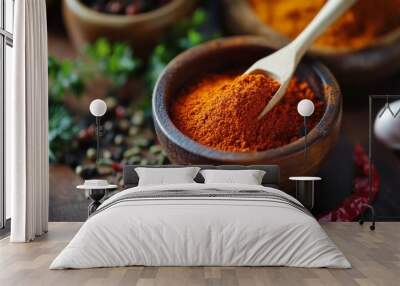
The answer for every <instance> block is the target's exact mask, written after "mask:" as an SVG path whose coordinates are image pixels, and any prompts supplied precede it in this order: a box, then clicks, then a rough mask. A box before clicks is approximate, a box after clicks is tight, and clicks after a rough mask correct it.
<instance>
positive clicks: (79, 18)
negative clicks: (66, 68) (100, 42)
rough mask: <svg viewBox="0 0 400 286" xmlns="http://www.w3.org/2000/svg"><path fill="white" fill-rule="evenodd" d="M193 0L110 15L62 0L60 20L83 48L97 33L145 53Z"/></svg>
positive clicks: (174, 0)
mask: <svg viewBox="0 0 400 286" xmlns="http://www.w3.org/2000/svg"><path fill="white" fill-rule="evenodd" d="M196 2H197V0H172V1H171V2H170V3H168V4H166V5H164V6H162V7H160V8H158V9H156V10H152V11H150V12H146V13H141V14H138V15H132V16H131V15H112V14H106V13H100V12H97V11H95V10H93V9H91V8H90V7H87V6H86V5H84V4H83V3H82V2H81V1H80V0H64V4H63V11H64V20H65V24H66V27H67V30H68V33H69V35H70V37H71V40H72V42H73V44H74V46H75V47H76V48H77V49H81V48H83V47H84V46H85V45H86V44H87V43H89V42H93V41H95V40H96V39H98V38H99V37H105V38H107V39H110V40H113V41H123V42H126V43H129V44H131V46H132V47H133V48H134V51H135V55H139V56H142V57H143V56H146V55H148V53H149V52H150V51H151V48H152V47H153V46H154V45H155V44H156V43H157V40H159V38H160V37H161V36H162V35H163V34H164V33H165V31H166V29H167V28H168V27H170V26H171V25H173V24H174V23H175V22H176V21H178V20H180V19H182V18H184V17H185V16H188V15H190V13H192V12H193V10H194V8H195V7H196Z"/></svg>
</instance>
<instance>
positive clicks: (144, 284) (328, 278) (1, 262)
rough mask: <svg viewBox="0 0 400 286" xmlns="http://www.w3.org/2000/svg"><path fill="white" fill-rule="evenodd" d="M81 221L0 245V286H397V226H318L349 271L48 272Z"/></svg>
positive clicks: (399, 282) (130, 269) (142, 269)
mask: <svg viewBox="0 0 400 286" xmlns="http://www.w3.org/2000/svg"><path fill="white" fill-rule="evenodd" d="M80 226H81V223H62V222H61V223H50V230H49V233H48V234H47V235H45V236H44V237H42V238H40V239H38V240H36V241H34V242H32V243H27V244H10V243H9V241H8V238H5V239H3V240H1V241H0V285H1V286H8V285H10V286H17V285H29V286H34V285H40V286H42V285H54V286H62V285H68V286H75V285H76V286H78V285H85V286H87V285H137V286H139V285H140V286H153V285H167V286H179V285H227V286H231V285H233V286H234V285H243V286H252V285H255V286H261V285H346V286H347V285H349V286H350V285H362V286H364V285H365V286H367V285H368V286H369V285H384V286H390V285H400V277H399V275H400V222H399V223H396V222H385V223H378V224H377V229H376V231H375V232H371V231H369V229H368V226H367V225H364V226H359V225H358V224H356V223H329V224H325V225H323V227H324V229H325V230H326V231H327V232H328V234H329V235H330V237H331V238H332V239H333V240H334V241H335V242H336V244H337V245H338V246H339V248H340V249H341V250H342V251H343V252H344V254H345V255H346V256H347V258H348V259H349V260H350V262H351V263H352V265H353V268H352V269H349V270H341V269H303V268H289V267H125V268H102V269H88V270H51V271H50V270H48V267H49V264H50V263H51V261H52V260H53V259H54V257H55V256H56V255H57V254H58V253H59V252H60V251H61V250H62V248H63V247H64V246H65V245H66V244H67V243H68V241H69V240H70V239H71V238H72V236H73V235H74V234H75V233H76V231H77V230H78V229H79V227H80Z"/></svg>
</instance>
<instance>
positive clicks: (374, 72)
mask: <svg viewBox="0 0 400 286" xmlns="http://www.w3.org/2000/svg"><path fill="white" fill-rule="evenodd" d="M223 2H224V5H225V9H224V11H225V22H226V26H227V28H228V30H229V31H230V32H232V33H234V34H247V35H259V36H263V37H265V39H267V40H268V43H269V44H270V45H271V46H272V47H274V48H276V49H278V48H280V47H282V46H284V45H286V44H288V43H289V42H290V40H291V39H290V38H288V37H287V36H285V35H282V34H280V33H279V32H277V31H276V30H274V29H273V28H272V27H271V26H268V25H266V24H265V23H263V22H262V21H261V20H260V19H259V18H258V16H257V15H256V14H255V13H254V11H253V8H252V7H251V6H250V4H249V3H248V1H247V0H224V1H223ZM309 53H310V54H311V55H313V56H315V57H317V58H318V59H319V60H321V61H322V62H323V63H324V64H326V65H327V66H328V67H329V69H330V70H331V71H332V72H333V74H334V75H335V76H336V78H337V79H338V81H339V82H340V83H341V84H347V85H362V84H366V83H371V82H376V81H377V80H378V79H383V78H385V77H388V76H390V75H393V74H394V73H396V72H398V71H400V28H398V29H396V30H394V31H393V32H391V33H389V34H387V35H386V36H384V37H381V38H379V39H377V40H376V41H374V43H372V44H371V45H369V46H368V47H365V48H362V49H351V48H340V49H339V48H335V47H319V46H318V47H313V48H311V50H310V52H309Z"/></svg>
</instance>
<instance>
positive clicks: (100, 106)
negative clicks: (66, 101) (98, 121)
mask: <svg viewBox="0 0 400 286" xmlns="http://www.w3.org/2000/svg"><path fill="white" fill-rule="evenodd" d="M89 110H90V113H91V114H92V115H93V116H96V117H100V116H103V115H104V114H105V113H106V111H107V105H106V103H105V102H104V101H103V100H101V99H95V100H93V101H92V102H91V103H90V106H89Z"/></svg>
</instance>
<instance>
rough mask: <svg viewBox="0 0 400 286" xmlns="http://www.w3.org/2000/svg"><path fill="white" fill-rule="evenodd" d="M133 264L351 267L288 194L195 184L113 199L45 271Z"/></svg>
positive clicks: (134, 190) (152, 188)
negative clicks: (48, 269)
mask: <svg viewBox="0 0 400 286" xmlns="http://www.w3.org/2000/svg"><path fill="white" fill-rule="evenodd" d="M132 265H144V266H292V267H330V268H350V267H351V266H350V263H349V262H348V260H347V259H346V258H345V256H344V255H343V253H342V252H341V251H340V250H339V249H338V248H337V247H336V245H335V244H334V243H333V242H332V240H331V239H330V238H329V237H328V236H327V234H326V233H325V232H324V230H323V229H322V228H321V226H320V225H319V224H318V222H317V221H316V220H315V219H314V217H313V216H312V215H310V213H309V212H308V211H307V210H306V209H305V208H304V207H303V206H302V205H301V203H300V202H298V201H297V200H295V199H294V198H293V197H291V196H289V195H288V194H286V193H284V192H282V191H280V190H278V189H274V188H270V187H264V186H256V185H239V184H198V183H193V184H176V185H159V186H140V187H135V188H131V189H127V190H125V191H122V192H120V193H118V194H116V195H114V196H112V197H111V198H109V199H108V200H106V201H105V202H104V203H103V204H102V205H101V206H100V207H99V208H98V210H97V211H96V212H95V213H94V214H93V215H92V216H91V217H89V219H88V220H87V221H86V222H85V223H84V224H83V225H82V227H81V229H80V230H79V231H78V233H77V234H76V235H75V237H74V238H73V239H72V240H71V242H70V243H69V244H68V245H67V246H66V247H65V249H64V250H63V251H62V252H61V253H60V254H59V255H58V256H57V257H56V259H55V260H54V261H53V262H52V264H51V265H50V269H65V268H92V267H119V266H132Z"/></svg>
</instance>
